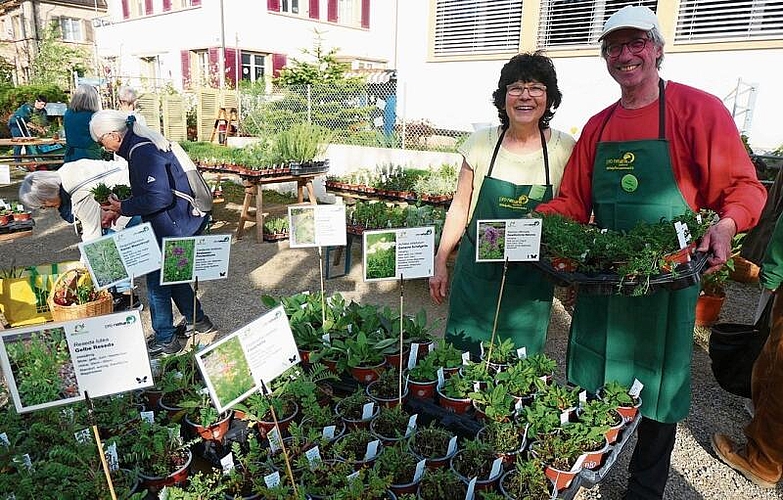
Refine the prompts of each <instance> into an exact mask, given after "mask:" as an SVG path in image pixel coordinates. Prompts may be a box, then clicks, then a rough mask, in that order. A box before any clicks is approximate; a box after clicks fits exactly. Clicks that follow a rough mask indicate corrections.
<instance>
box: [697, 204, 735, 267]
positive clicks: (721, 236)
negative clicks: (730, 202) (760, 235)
mask: <svg viewBox="0 0 783 500" xmlns="http://www.w3.org/2000/svg"><path fill="white" fill-rule="evenodd" d="M735 234H737V224H736V223H735V222H734V220H733V219H730V218H725V219H721V220H719V221H718V223H717V224H715V225H713V226H712V227H710V228H709V230H708V231H707V234H705V235H704V237H703V238H702V239H701V244H700V245H699V246H698V248H696V251H697V252H707V251H709V252H710V254H711V255H710V256H709V257H708V259H707V264H709V266H710V267H709V268H707V270H706V271H705V274H709V273H713V272H715V271H717V270H718V269H720V268H721V267H722V266H723V264H725V263H726V261H728V260H729V258H731V239H732V238H734V235H735Z"/></svg>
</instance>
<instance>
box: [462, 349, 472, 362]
mask: <svg viewBox="0 0 783 500" xmlns="http://www.w3.org/2000/svg"><path fill="white" fill-rule="evenodd" d="M462 364H463V365H468V364H470V351H465V352H463V353H462Z"/></svg>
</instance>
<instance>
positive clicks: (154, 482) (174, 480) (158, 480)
mask: <svg viewBox="0 0 783 500" xmlns="http://www.w3.org/2000/svg"><path fill="white" fill-rule="evenodd" d="M185 452H187V461H186V462H185V465H183V466H181V467H180V468H179V469H177V470H176V471H174V472H172V473H171V474H169V475H168V476H165V477H163V476H147V475H145V474H143V473H141V472H140V473H139V477H140V478H141V487H142V488H150V489H152V490H154V491H158V490H159V489H160V488H162V487H164V486H172V485H175V484H180V483H183V482H185V480H186V479H187V478H188V473H189V469H190V463H191V462H192V461H193V453H192V452H191V451H190V450H185Z"/></svg>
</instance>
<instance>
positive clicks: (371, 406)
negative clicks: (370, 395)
mask: <svg viewBox="0 0 783 500" xmlns="http://www.w3.org/2000/svg"><path fill="white" fill-rule="evenodd" d="M373 413H375V403H374V402H370V403H366V404H365V405H364V406H362V420H369V419H371V418H372V414H373Z"/></svg>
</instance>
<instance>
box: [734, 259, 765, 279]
mask: <svg viewBox="0 0 783 500" xmlns="http://www.w3.org/2000/svg"><path fill="white" fill-rule="evenodd" d="M732 260H733V261H734V270H733V271H731V270H730V271H729V277H730V278H731V279H733V280H734V281H739V282H740V283H758V282H759V271H760V270H761V269H760V268H759V266H757V265H756V264H754V263H753V262H751V261H749V260H747V259H744V258H742V257H740V256H739V255H736V256H734V257H732Z"/></svg>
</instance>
